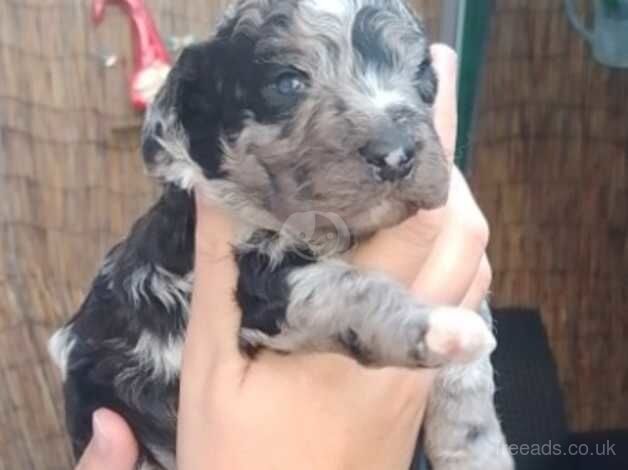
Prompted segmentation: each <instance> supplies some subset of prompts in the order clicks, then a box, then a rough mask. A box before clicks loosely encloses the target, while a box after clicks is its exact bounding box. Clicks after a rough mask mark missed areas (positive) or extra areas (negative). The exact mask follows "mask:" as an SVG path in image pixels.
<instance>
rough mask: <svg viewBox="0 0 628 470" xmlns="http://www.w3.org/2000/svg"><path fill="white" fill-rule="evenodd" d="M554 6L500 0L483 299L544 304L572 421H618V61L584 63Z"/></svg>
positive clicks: (481, 144)
mask: <svg viewBox="0 0 628 470" xmlns="http://www.w3.org/2000/svg"><path fill="white" fill-rule="evenodd" d="M583 3H584V2H583ZM562 4H563V2H562V0H544V1H525V0H496V10H497V12H496V17H495V19H494V21H493V26H492V31H491V33H490V40H489V41H490V43H489V46H488V48H489V50H488V56H489V57H488V65H487V68H486V70H485V73H484V78H483V80H484V81H483V90H482V94H481V103H480V105H479V110H478V119H479V122H478V126H477V129H476V131H477V132H476V135H475V142H474V145H473V162H472V182H473V186H474V188H475V191H476V193H477V195H478V198H479V201H480V203H481V205H482V207H483V208H484V209H485V211H486V214H487V215H488V218H489V219H490V221H491V225H492V229H493V234H492V235H493V240H492V243H491V248H490V255H491V258H492V262H493V267H494V285H493V290H494V298H493V300H494V302H495V303H496V304H499V305H533V306H534V305H536V306H539V307H540V308H541V309H542V313H543V317H544V322H545V325H546V327H547V329H548V332H549V336H550V339H551V342H552V346H553V350H554V354H555V355H556V357H557V361H558V365H559V368H560V375H561V381H562V386H563V390H564V392H565V394H566V401H567V410H568V415H569V418H570V422H571V425H572V427H573V428H574V429H575V430H589V429H599V428H609V427H625V425H626V423H627V422H628V401H627V400H626V396H627V395H628V346H627V344H628V72H627V71H612V70H610V69H608V68H605V67H603V66H600V65H598V64H597V63H596V62H594V61H593V59H592V57H591V54H590V51H589V48H588V47H587V46H586V44H585V43H584V41H583V40H582V39H581V38H580V36H578V35H577V34H576V33H575V32H574V31H573V30H572V29H571V27H570V25H569V23H568V21H567V18H566V15H565V12H564V10H563V8H562Z"/></svg>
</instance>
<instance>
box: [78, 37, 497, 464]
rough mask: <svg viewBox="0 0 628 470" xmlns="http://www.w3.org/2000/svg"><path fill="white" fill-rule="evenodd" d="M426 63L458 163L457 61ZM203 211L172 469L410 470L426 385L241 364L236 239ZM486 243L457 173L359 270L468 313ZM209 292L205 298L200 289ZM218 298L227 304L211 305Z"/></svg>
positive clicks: (338, 365)
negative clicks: (440, 204) (436, 201)
mask: <svg viewBox="0 0 628 470" xmlns="http://www.w3.org/2000/svg"><path fill="white" fill-rule="evenodd" d="M433 55H434V62H435V66H436V69H437V71H438V74H439V76H440V77H441V80H440V84H441V89H440V92H439V96H438V99H437V103H436V105H435V118H436V126H437V130H438V132H439V135H440V137H441V140H442V142H443V145H444V147H445V148H446V149H447V150H449V151H448V152H447V153H448V156H449V157H450V158H453V150H452V149H453V148H454V146H455V129H456V113H455V75H456V58H455V54H454V53H453V52H452V51H450V50H449V49H447V48H444V47H443V46H435V47H434V49H433ZM443 78H444V79H443ZM198 210H199V217H198V222H199V226H198V237H197V240H198V242H197V243H198V244H197V253H196V256H197V259H196V266H197V269H196V282H195V291H194V295H193V306H192V314H191V321H190V328H189V330H188V339H187V343H186V350H185V354H184V365H183V373H182V387H181V403H180V410H179V443H178V462H179V469H180V470H193V469H197V468H207V467H208V466H211V467H212V468H216V469H221V468H229V469H238V468H245V467H246V468H248V467H250V466H252V465H255V466H256V468H262V469H263V468H293V467H297V468H316V469H334V468H343V469H351V468H360V469H368V468H373V469H380V468H408V467H409V463H410V459H411V457H412V453H413V450H414V446H415V443H416V435H417V432H418V428H419V426H420V424H421V421H422V416H423V410H424V407H425V403H426V399H427V395H428V393H429V388H430V384H431V379H432V375H433V374H432V373H431V372H429V371H407V370H398V369H384V370H370V369H365V368H363V367H361V366H358V365H357V364H355V363H354V362H353V361H351V360H350V359H348V358H345V357H342V356H336V355H323V354H318V355H296V354H295V355H290V356H280V355H277V354H274V353H272V352H270V351H264V352H262V353H261V354H260V355H259V356H258V357H257V358H256V360H255V361H254V362H251V361H249V360H248V359H246V358H243V357H242V356H241V355H240V352H239V350H238V346H237V342H236V340H235V338H236V337H237V333H238V329H239V326H240V313H239V311H238V308H237V306H236V305H235V303H234V301H233V298H232V296H231V295H228V294H229V293H230V292H232V291H233V290H234V286H235V282H236V278H237V272H236V271H237V270H236V268H235V265H234V263H233V261H232V260H231V248H230V241H231V239H232V230H233V227H232V226H231V221H230V220H229V218H228V217H227V216H226V214H223V213H221V211H220V210H218V209H215V208H210V207H207V206H205V205H204V204H203V203H202V202H200V203H199V204H198ZM487 238H488V228H487V226H486V222H485V220H484V218H483V216H482V214H481V212H480V211H479V209H478V208H477V205H476V204H475V202H474V200H473V198H472V196H471V194H470V192H469V190H468V187H467V186H466V183H465V182H464V180H463V178H462V175H461V174H460V173H459V172H457V171H456V170H454V172H453V175H452V187H451V193H450V198H449V202H448V204H447V205H446V206H445V207H444V208H442V209H439V210H436V211H430V212H422V213H420V214H418V215H417V216H415V217H413V218H412V219H410V220H408V221H407V222H405V223H404V224H402V225H401V226H399V227H396V228H394V229H390V230H387V231H384V232H382V233H380V234H378V235H377V236H376V237H374V238H373V239H372V240H371V241H370V242H369V243H367V244H365V245H364V246H362V247H361V248H360V249H359V250H358V252H357V254H356V256H355V262H356V263H357V264H358V265H360V266H363V267H366V268H372V269H377V270H380V271H386V272H387V273H388V274H390V275H392V276H393V277H395V278H397V279H398V280H399V281H401V282H403V283H405V284H406V285H408V286H409V287H411V288H412V290H413V291H414V292H415V293H416V295H417V296H419V297H420V298H421V299H423V300H424V301H428V302H431V303H440V304H450V305H464V306H465V307H468V308H475V307H477V305H478V304H479V301H480V300H481V299H482V298H483V297H484V295H485V294H486V291H487V289H488V284H489V283H490V266H489V265H488V261H487V260H486V257H485V255H484V251H485V247H486V243H487ZM208 285H211V286H212V289H211V293H212V297H208V295H207V292H208V289H204V288H203V287H204V286H208ZM220 292H223V293H225V295H223V296H220V295H216V293H220ZM210 312H211V315H210ZM121 429H122V431H121V434H120V436H126V438H124V439H122V441H117V440H116V442H117V444H116V445H117V447H115V446H114V447H113V448H112V449H116V450H115V452H117V454H116V455H118V456H119V457H121V458H125V457H130V456H131V457H132V456H134V455H136V454H135V453H134V452H136V451H134V450H133V449H135V447H134V445H131V444H134V442H133V440H132V438H131V436H130V434H129V433H128V432H127V431H128V430H127V431H124V428H121ZM125 439H126V440H125ZM114 444H115V442H114ZM129 449H131V452H128V451H129ZM96 450H97V449H96V448H94V446H92V445H91V444H90V446H89V447H88V450H87V452H86V454H85V456H84V458H83V459H82V460H81V464H80V465H83V467H81V466H79V468H80V469H82V470H97V469H100V468H105V467H106V468H111V467H110V465H109V463H110V462H111V457H109V460H108V461H106V462H104V464H105V467H103V466H98V464H99V463H101V464H102V463H103V462H102V460H100V461H98V460H97V458H98V457H99V456H102V455H103V454H100V453H98V452H96ZM128 461H129V460H126V461H125V462H127V463H128ZM118 467H119V468H120V469H121V470H126V468H131V467H128V466H123V465H122V464H121V465H119V466H118Z"/></svg>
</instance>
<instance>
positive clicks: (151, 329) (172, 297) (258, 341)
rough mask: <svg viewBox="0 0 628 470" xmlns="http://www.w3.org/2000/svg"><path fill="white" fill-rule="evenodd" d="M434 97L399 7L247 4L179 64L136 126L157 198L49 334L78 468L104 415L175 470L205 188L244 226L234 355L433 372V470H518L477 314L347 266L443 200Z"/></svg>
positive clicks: (388, 2)
mask: <svg viewBox="0 0 628 470" xmlns="http://www.w3.org/2000/svg"><path fill="white" fill-rule="evenodd" d="M436 90H437V80H436V76H435V73H434V70H433V68H432V64H431V58H430V55H429V50H428V43H427V40H426V37H425V33H424V29H423V26H422V24H421V22H420V21H419V20H418V18H417V17H416V16H415V15H414V14H413V13H412V11H411V10H410V9H409V8H408V6H407V5H406V4H405V3H404V2H403V1H402V0H240V1H239V2H237V3H236V4H235V5H234V6H233V7H232V8H231V9H230V10H229V11H228V13H227V14H226V16H225V19H224V20H223V22H222V23H221V24H220V25H219V26H218V28H217V32H216V34H215V36H214V37H213V38H212V39H211V40H209V41H207V42H203V43H200V44H196V45H193V46H191V47H189V48H188V49H186V50H185V51H183V53H182V54H181V56H180V58H179V60H178V62H177V63H176V65H175V66H174V68H173V70H172V72H171V73H170V76H169V78H168V80H167V83H166V84H165V86H164V88H163V89H162V90H161V92H160V93H159V95H158V96H157V98H156V100H155V102H154V104H153V106H152V107H151V109H150V110H149V112H148V114H147V118H146V122H145V126H144V131H143V146H142V149H143V155H144V160H145V162H146V165H147V167H148V169H149V171H150V173H151V174H152V175H153V176H154V177H155V178H157V179H158V180H159V181H160V182H161V183H162V185H163V194H162V196H161V198H160V200H159V201H158V202H157V203H156V204H155V206H154V207H152V208H151V209H150V210H149V211H148V213H147V214H146V215H144V216H143V217H142V218H141V219H140V220H139V221H138V222H137V223H136V224H135V225H134V227H133V228H132V230H131V232H130V233H129V235H128V237H127V238H126V239H125V240H124V241H122V242H121V243H120V244H118V245H117V246H115V247H114V248H113V249H112V250H111V251H110V252H109V254H108V255H107V257H106V259H105V262H104V264H103V267H102V268H101V269H100V271H99V273H98V275H97V276H96V279H95V280H94V281H93V285H92V287H91V290H90V292H89V294H88V296H87V299H86V300H85V302H84V303H83V305H82V306H81V308H80V310H79V312H78V313H77V314H76V316H75V317H74V318H73V319H72V320H70V321H69V322H68V323H67V324H66V325H65V326H64V327H63V328H62V329H60V330H59V331H58V332H57V333H56V334H55V335H54V337H53V338H52V339H51V344H50V346H51V347H50V349H51V352H52V355H53V357H54V358H55V360H56V362H57V364H58V365H59V367H60V368H61V371H62V375H63V380H64V389H65V398H66V410H67V426H68V430H69V432H70V435H71V436H72V442H73V445H74V450H75V452H76V454H77V455H79V454H81V453H82V451H83V450H84V448H85V446H86V444H87V442H88V441H89V439H90V437H91V435H92V429H91V414H92V413H93V411H94V410H96V409H97V408H100V407H107V408H110V409H113V410H115V411H117V412H118V413H120V414H121V415H122V416H123V417H124V418H125V419H126V420H127V422H128V423H129V424H130V426H131V427H132V429H133V431H134V433H135V435H136V437H137V439H138V441H139V443H140V448H141V454H142V457H141V463H140V468H141V469H143V470H147V469H166V470H173V469H175V466H176V465H175V443H176V419H177V396H178V385H179V368H180V362H181V350H182V344H183V340H184V335H185V328H186V323H187V318H188V309H189V301H190V292H191V286H192V281H193V252H194V229H195V207H194V200H193V197H192V195H191V193H192V191H197V192H200V193H202V194H203V196H204V197H208V198H210V199H211V200H212V201H213V202H215V203H218V204H221V205H223V206H224V207H226V208H227V209H228V210H229V211H230V212H231V213H232V215H233V216H234V218H235V219H236V220H237V221H238V227H239V234H238V241H237V243H236V245H235V249H234V256H235V259H236V260H237V263H238V265H239V270H240V278H239V282H238V286H237V292H236V295H237V300H238V302H239V304H240V306H241V308H242V312H243V318H242V329H241V338H240V339H241V343H242V346H243V351H245V352H248V353H251V352H253V351H255V350H256V349H258V348H272V349H274V350H278V351H283V352H288V353H289V352H293V351H326V352H329V351H335V352H339V353H343V354H347V355H350V356H352V357H354V358H355V359H357V360H358V361H360V362H362V363H364V364H368V365H370V366H371V367H382V366H402V367H411V368H415V367H441V366H444V368H443V369H442V371H441V372H440V375H439V380H438V381H437V384H436V388H435V390H434V394H433V397H432V398H431V400H430V404H429V409H428V413H427V417H426V424H425V448H426V450H427V454H428V457H429V458H430V460H431V462H432V465H433V467H434V468H435V469H437V470H450V469H452V470H453V469H456V470H459V469H464V470H474V469H482V470H491V469H495V470H505V469H510V468H512V462H511V459H510V457H509V455H508V453H507V451H506V449H505V443H504V438H503V436H502V433H501V430H500V425H499V422H498V420H497V417H496V414H495V410H494V407H493V393H494V385H493V380H492V368H491V365H490V362H489V359H488V356H489V353H490V352H491V351H492V349H493V348H494V345H495V340H494V338H493V336H492V334H491V330H490V316H489V314H488V312H487V311H485V312H483V314H484V317H485V318H484V319H481V317H480V316H479V315H476V314H472V313H467V312H462V311H460V310H458V309H453V308H443V307H433V306H429V305H423V304H421V303H420V302H418V301H417V300H416V299H414V298H413V297H411V296H410V295H409V294H408V293H407V292H406V290H405V289H403V288H402V287H401V286H399V285H397V284H396V283H395V282H394V281H393V280H391V279H388V278H387V277H386V276H384V275H380V274H377V273H367V272H361V271H359V270H357V269H355V268H353V267H352V266H350V265H348V264H346V263H344V262H343V261H342V255H343V254H344V253H345V252H346V251H347V250H349V249H350V248H351V247H353V246H355V244H356V243H359V242H360V241H361V240H364V239H366V238H368V237H369V236H371V235H372V234H373V233H374V232H376V231H377V230H380V229H382V228H385V227H389V226H392V225H395V224H398V223H399V222H401V221H403V220H404V219H406V218H408V217H409V216H411V215H413V214H415V213H416V212H417V211H418V210H420V209H431V208H435V207H437V206H440V205H442V204H443V203H444V202H445V201H446V198H447V188H448V181H449V171H448V166H447V164H446V160H445V158H444V155H443V150H442V148H441V145H440V142H439V139H438V137H437V135H436V132H435V130H434V124H433V116H432V109H431V106H432V104H433V102H434V98H435V95H436Z"/></svg>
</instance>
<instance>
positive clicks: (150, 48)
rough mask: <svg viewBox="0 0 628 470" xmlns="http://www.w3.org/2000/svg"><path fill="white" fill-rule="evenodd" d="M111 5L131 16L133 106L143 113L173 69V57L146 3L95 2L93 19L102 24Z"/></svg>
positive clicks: (130, 0)
mask: <svg viewBox="0 0 628 470" xmlns="http://www.w3.org/2000/svg"><path fill="white" fill-rule="evenodd" d="M108 3H117V4H118V5H119V6H120V7H121V8H123V9H124V11H125V12H126V13H127V14H128V15H129V18H130V20H131V31H132V34H133V73H132V75H131V79H130V84H129V87H130V89H129V94H130V96H131V102H132V103H133V106H134V107H135V108H136V109H138V110H140V111H143V110H145V109H146V107H147V105H148V104H150V102H151V101H152V100H153V98H154V97H155V95H156V93H157V91H159V88H160V87H161V85H162V84H163V83H164V81H165V79H166V77H167V76H168V72H169V71H170V68H171V60H170V54H169V53H168V50H167V49H166V46H165V45H164V43H163V41H162V40H161V37H160V35H159V32H158V31H157V26H155V22H154V21H153V17H152V16H151V14H150V12H149V11H148V8H147V7H146V5H145V4H144V0H93V1H92V19H93V21H94V23H95V24H100V22H101V21H102V20H103V17H104V14H105V8H106V6H107V4H108Z"/></svg>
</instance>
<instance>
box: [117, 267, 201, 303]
mask: <svg viewBox="0 0 628 470" xmlns="http://www.w3.org/2000/svg"><path fill="white" fill-rule="evenodd" d="M192 283H193V273H189V274H188V275H186V276H177V275H176V274H173V273H171V272H169V271H166V270H165V269H163V268H162V267H160V266H152V265H145V266H140V267H138V268H137V269H136V270H135V271H134V272H133V274H131V276H130V277H129V279H128V281H127V283H126V284H125V286H124V287H125V289H126V290H127V292H128V293H129V295H130V296H131V299H132V300H133V302H134V303H135V304H136V305H139V304H140V303H141V302H142V300H143V299H146V300H148V299H149V293H150V294H152V295H154V296H155V297H157V298H158V299H159V301H160V302H161V303H162V304H163V305H164V306H165V307H166V308H167V309H169V310H171V309H175V308H182V309H183V310H184V311H185V310H187V307H188V299H189V296H190V294H191V293H192Z"/></svg>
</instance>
